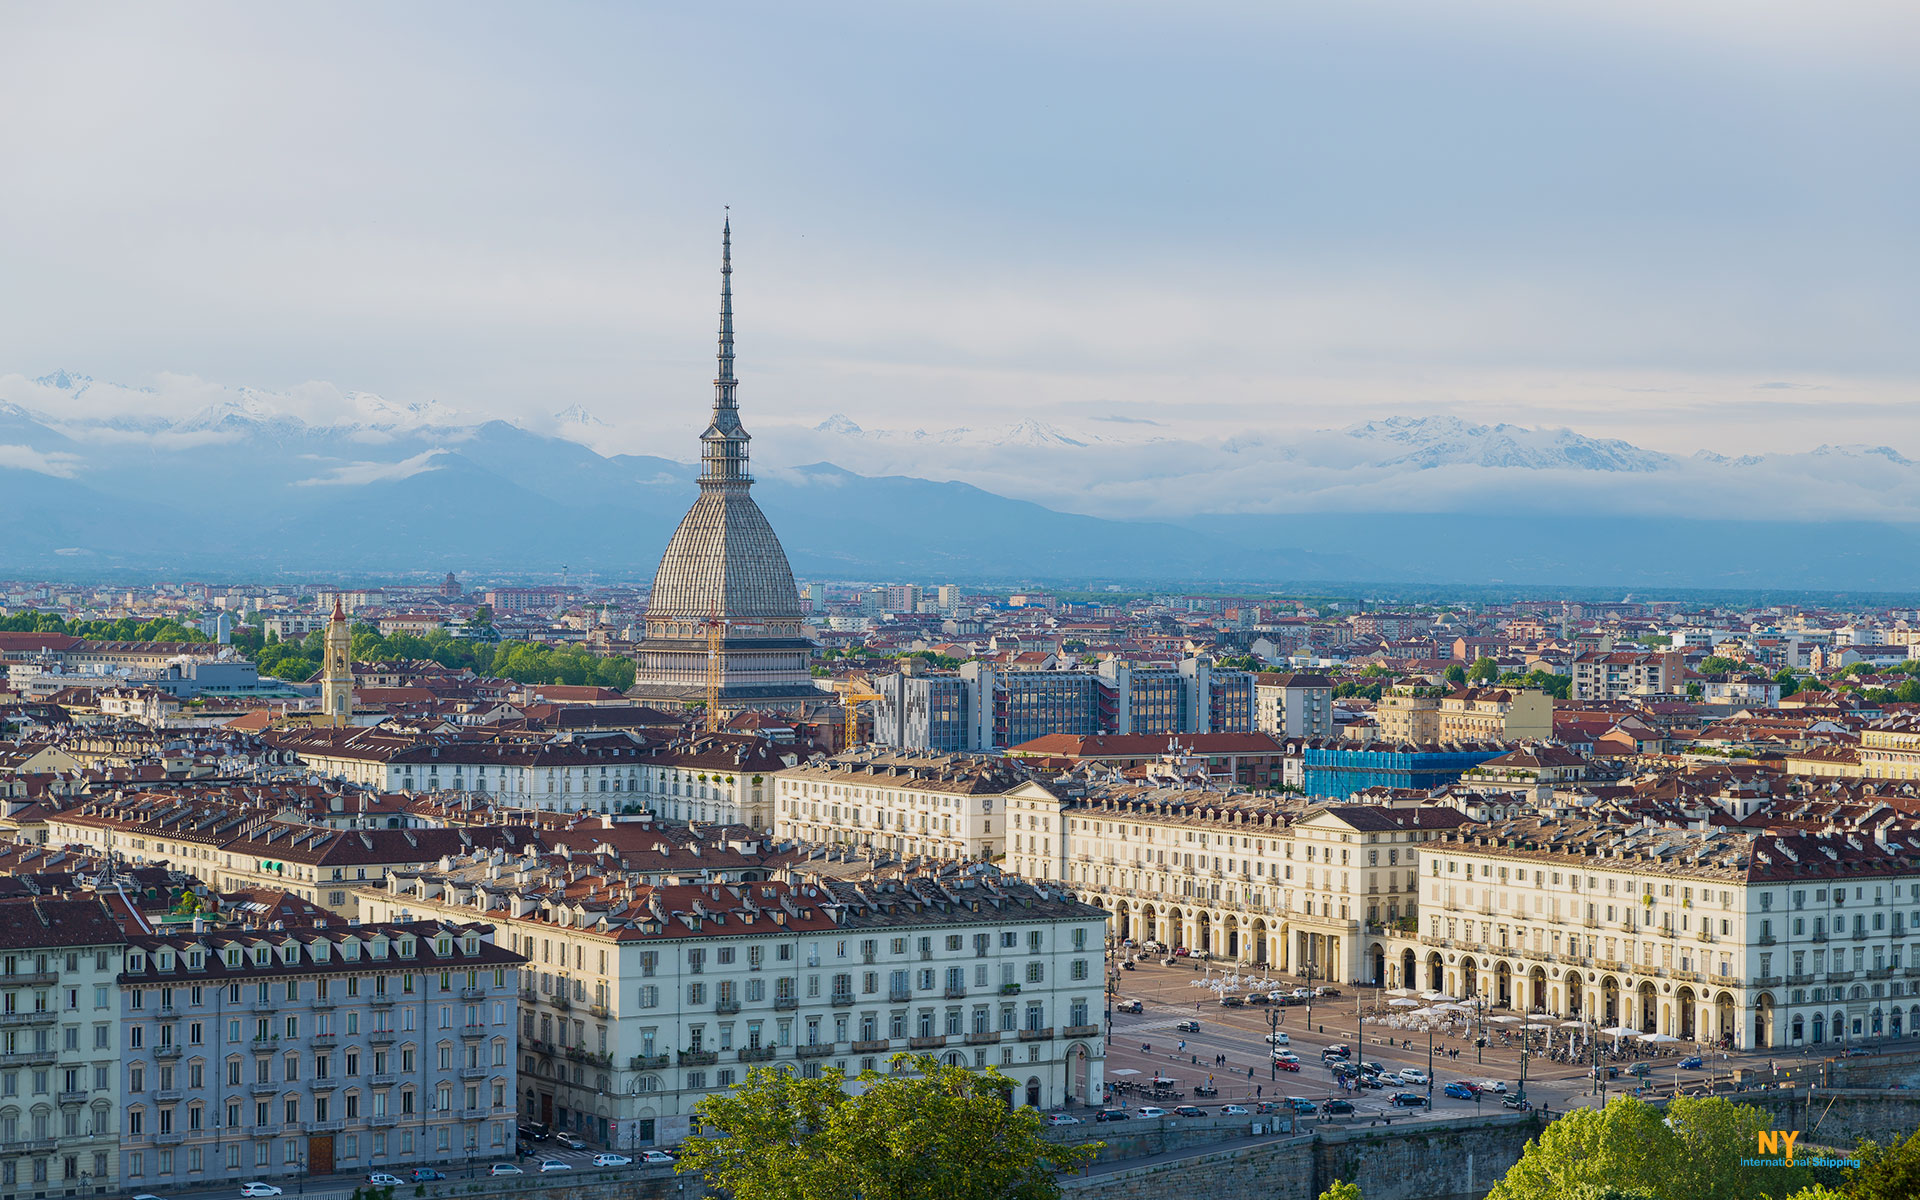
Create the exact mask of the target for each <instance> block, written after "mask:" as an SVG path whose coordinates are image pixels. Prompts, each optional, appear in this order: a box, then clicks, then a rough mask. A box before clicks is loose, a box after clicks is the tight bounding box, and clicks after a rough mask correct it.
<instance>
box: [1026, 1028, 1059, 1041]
mask: <svg viewBox="0 0 1920 1200" xmlns="http://www.w3.org/2000/svg"><path fill="white" fill-rule="evenodd" d="M1020 1040H1021V1041H1023V1042H1050V1041H1052V1040H1053V1028H1052V1026H1048V1027H1047V1028H1045V1029H1022V1030H1021V1031H1020Z"/></svg>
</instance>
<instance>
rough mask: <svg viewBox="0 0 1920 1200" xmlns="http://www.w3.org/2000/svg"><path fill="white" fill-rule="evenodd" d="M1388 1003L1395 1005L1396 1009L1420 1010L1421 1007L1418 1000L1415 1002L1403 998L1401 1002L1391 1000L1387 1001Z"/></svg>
mask: <svg viewBox="0 0 1920 1200" xmlns="http://www.w3.org/2000/svg"><path fill="white" fill-rule="evenodd" d="M1387 1003H1388V1004H1391V1005H1393V1006H1394V1007H1395V1008H1419V1007H1420V1002H1419V1001H1418V1000H1413V999H1408V998H1402V999H1399V1000H1389V1001H1387Z"/></svg>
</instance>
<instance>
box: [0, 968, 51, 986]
mask: <svg viewBox="0 0 1920 1200" xmlns="http://www.w3.org/2000/svg"><path fill="white" fill-rule="evenodd" d="M59 978H60V973H59V972H58V971H33V972H29V973H24V974H20V975H0V988H13V987H36V986H38V985H40V984H43V983H54V982H57V981H58V980H59Z"/></svg>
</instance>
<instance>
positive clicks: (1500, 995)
mask: <svg viewBox="0 0 1920 1200" xmlns="http://www.w3.org/2000/svg"><path fill="white" fill-rule="evenodd" d="M1493 1002H1494V1004H1495V1006H1496V1007H1499V1008H1512V1007H1513V968H1512V967H1510V966H1508V965H1507V960H1506V959H1504V958H1503V959H1501V960H1500V961H1499V962H1496V963H1494V964H1493Z"/></svg>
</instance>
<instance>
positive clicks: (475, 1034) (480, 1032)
mask: <svg viewBox="0 0 1920 1200" xmlns="http://www.w3.org/2000/svg"><path fill="white" fill-rule="evenodd" d="M486 1036H487V1027H486V1026H485V1025H462V1026H461V1027H460V1040H461V1041H463V1042H477V1041H479V1040H480V1039H482V1038H484V1037H486Z"/></svg>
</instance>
